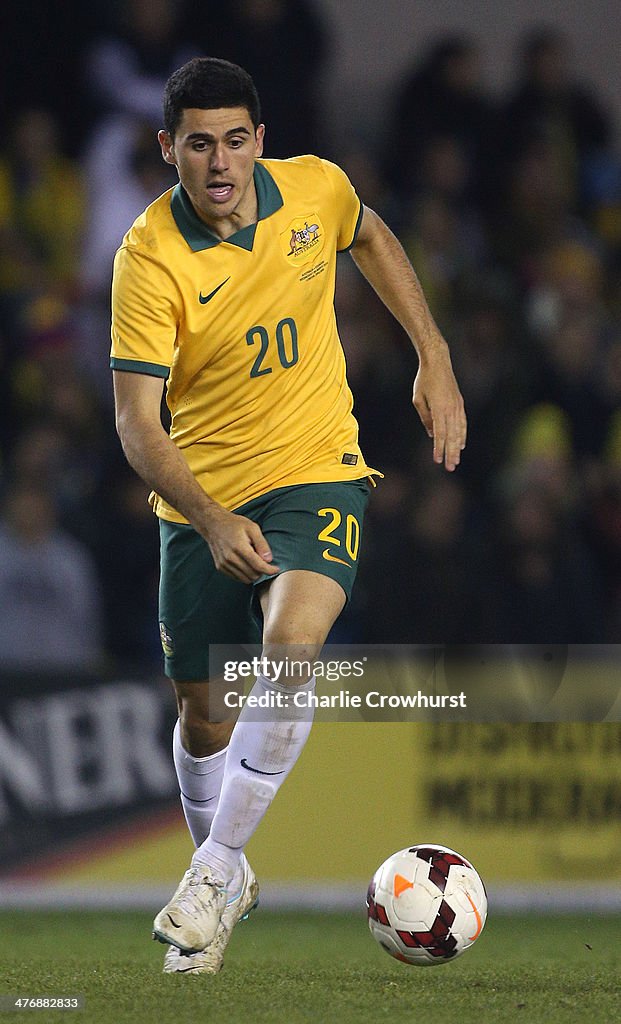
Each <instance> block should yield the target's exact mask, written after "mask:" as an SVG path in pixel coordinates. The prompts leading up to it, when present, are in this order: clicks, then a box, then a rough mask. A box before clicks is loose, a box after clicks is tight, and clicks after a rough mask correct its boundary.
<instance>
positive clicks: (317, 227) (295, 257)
mask: <svg viewBox="0 0 621 1024" xmlns="http://www.w3.org/2000/svg"><path fill="white" fill-rule="evenodd" d="M324 239H325V233H324V230H323V225H322V223H321V221H320V220H319V217H318V216H317V215H316V214H314V213H311V214H309V215H308V217H296V218H295V220H292V221H291V223H290V224H289V227H288V228H287V229H286V231H282V232H281V234H280V240H281V244H282V249H283V253H284V254H285V257H286V259H287V262H288V263H291V264H293V266H294V267H300V266H302V264H303V263H308V262H309V260H314V259H315V257H316V256H318V255H319V253H320V252H321V250H322V249H323V245H324Z"/></svg>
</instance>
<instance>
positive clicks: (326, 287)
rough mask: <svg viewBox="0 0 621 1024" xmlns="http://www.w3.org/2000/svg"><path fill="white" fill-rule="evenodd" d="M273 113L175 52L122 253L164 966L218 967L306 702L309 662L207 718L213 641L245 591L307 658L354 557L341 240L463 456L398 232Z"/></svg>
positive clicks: (271, 648)
mask: <svg viewBox="0 0 621 1024" xmlns="http://www.w3.org/2000/svg"><path fill="white" fill-rule="evenodd" d="M264 133H265V127H264V125H263V124H262V123H261V120H260V110H259V100H258V97H257V94H256V90H255V88H254V84H253V82H252V79H251V78H250V77H249V75H248V74H247V73H246V72H245V71H244V70H243V69H242V68H240V67H237V66H236V65H233V64H230V63H228V62H226V61H223V60H218V59H215V58H209V57H206V58H195V59H194V60H191V61H190V62H189V63H188V64H186V65H184V66H183V67H182V68H180V69H179V70H178V71H177V72H175V74H173V75H172V77H171V78H170V80H169V81H168V83H167V86H166V90H165V97H164V128H163V130H162V131H160V133H159V136H158V138H159V143H160V146H161V150H162V155H163V158H164V160H165V161H166V162H167V163H170V164H174V165H175V167H176V168H177V172H178V175H179V184H178V185H176V186H175V187H174V188H173V189H172V190H171V191H169V192H166V193H164V195H162V196H160V198H159V199H156V201H155V202H154V203H152V204H151V205H150V206H149V207H148V208H147V210H146V211H145V212H144V213H143V214H142V216H141V217H139V218H138V220H137V221H136V222H135V223H134V225H133V226H132V227H131V228H130V230H129V231H128V233H127V235H126V236H125V238H124V240H123V243H122V245H121V247H120V249H119V251H118V253H117V256H116V260H115V268H114V283H113V302H112V357H111V366H112V368H113V371H114V387H115V399H116V417H117V429H118V432H119V436H120V438H121V442H122V445H123V449H124V451H125V454H126V457H127V459H128V460H129V462H130V463H131V465H132V466H133V467H134V469H135V470H136V471H137V472H138V473H139V474H140V476H141V477H142V478H143V479H144V480H145V481H146V482H147V483H148V484H149V485H150V486H151V487H152V489H153V495H152V503H153V507H154V510H155V512H156V514H157V515H158V516H159V519H160V532H161V585H160V615H159V617H160V632H161V638H162V646H163V649H164V655H165V670H166V673H167V675H168V676H169V677H170V678H171V679H172V682H173V685H174V688H175V692H176V697H177V702H178V707H179V721H178V723H177V726H176V728H175V731H174V737H173V756H174V762H175V767H176V771H177V775H178V779H179V785H180V789H181V801H182V804H183V808H184V812H185V815H186V819H187V822H188V826H189V829H190V832H191V834H192V837H193V840H194V843H195V845H196V850H195V853H194V855H193V857H192V863H191V865H190V868H189V870H188V871H187V872H186V874H185V875H184V878H183V879H182V881H181V884H180V885H179V888H178V889H177V891H176V893H175V894H174V896H173V897H172V899H171V901H170V902H169V903H168V904H167V906H165V907H164V908H163V910H162V911H161V912H160V913H159V914H158V915H157V916H156V918H155V921H154V935H155V936H156V937H157V938H159V939H160V940H161V941H163V942H166V943H168V944H169V946H170V948H169V950H168V952H167V954H166V958H165V967H164V969H165V970H166V971H170V972H176V971H187V972H192V973H215V972H216V971H217V970H219V968H220V967H221V966H222V960H223V955H224V951H225V948H226V945H227V943H228V940H229V937H230V934H231V930H232V928H233V926H234V925H235V923H236V922H237V921H238V920H239V919H240V918H242V917H244V916H246V915H247V913H248V912H249V911H250V909H251V908H252V907H253V906H254V904H255V903H256V900H257V894H258V885H257V881H256V878H255V876H254V873H253V872H252V869H251V868H250V866H249V864H248V862H247V860H246V858H245V856H244V853H243V850H244V847H245V846H246V844H247V842H248V840H249V839H250V837H251V836H252V835H253V833H254V832H255V830H256V828H257V826H258V825H259V823H260V821H261V819H262V817H263V815H264V813H265V811H266V810H267V808H268V807H269V805H270V803H271V801H272V800H273V798H274V796H275V794H276V792H277V790H278V788H279V786H280V785H281V783H282V782H283V781H284V779H285V778H286V777H287V775H288V773H289V772H290V770H291V769H292V767H293V765H294V764H295V762H296V760H297V759H298V757H299V755H300V752H301V750H302V748H303V746H304V743H305V741H306V738H307V736H308V733H309V730H310V726H311V718H312V714H311V712H310V711H308V710H300V709H299V708H296V707H293V706H292V704H293V702H292V700H291V699H290V698H291V694H292V693H293V692H295V691H294V687H295V686H297V687H298V691H297V692H300V690H301V689H302V688H305V689H306V690H308V691H309V692H310V691H312V689H313V686H314V683H315V680H314V678H312V677H311V678H310V679H308V680H302V681H300V679H297V680H292V679H290V678H285V680H284V682H283V680H282V678H281V679H280V681H278V682H277V681H275V680H273V679H270V678H269V677H268V674H266V675H259V676H258V678H257V679H256V682H255V683H254V686H253V689H252V691H251V693H252V695H254V696H255V697H261V696H263V697H265V696H266V695H267V697H268V699H269V700H270V701H271V704H272V706H271V708H270V709H269V710H268V711H266V712H264V713H263V714H262V717H261V715H260V714H259V713H258V712H256V711H255V712H254V713H247V709H246V708H244V709H243V710H242V712H241V714H240V715H239V718H238V719H237V721H236V723H235V724H234V726H232V725H231V723H229V722H215V721H210V714H209V701H208V690H209V687H208V679H209V674H210V661H209V647H210V644H228V643H239V644H248V643H253V642H256V641H257V640H258V639H259V637H260V633H259V631H258V625H257V622H258V620H257V617H256V615H255V612H256V610H257V608H259V609H260V616H261V619H262V643H263V653H264V655H265V656H266V657H268V658H274V657H277V656H279V655H280V656H282V655H283V654H284V653H286V651H287V650H288V649H289V647H288V645H295V651H296V655H297V656H298V657H300V656H304V657H306V658H307V659H308V660H309V661H311V662H312V661H313V660H314V659H315V658H316V657H317V655H318V654H319V652H320V651H321V648H322V646H323V643H324V641H325V639H326V636H327V635H328V632H329V630H330V628H331V627H332V625H333V623H334V622H335V620H336V618H337V616H338V615H339V613H340V612H341V609H342V608H343V606H344V604H345V602H346V600H347V598H348V597H349V595H350V593H351V588H352V584H353V580H354V576H355V574H356V568H357V564H358V557H359V547H360V536H361V527H362V518H363V514H364V509H365V505H366V502H367V499H368V491H369V480H370V478H371V475H372V474H373V473H374V472H375V471H374V470H372V469H370V468H369V467H368V466H367V464H366V463H365V460H364V456H363V454H362V452H361V451H360V448H359V446H358V428H357V424H356V421H355V419H354V417H353V415H352V396H351V392H350V390H349V388H348V385H347V380H346V377H345V360H344V356H343V352H342V349H341V345H340V342H339V338H338V334H337V329H336V320H335V314H334V284H335V273H336V256H337V253H338V252H347V251H351V254H352V256H353V258H354V260H355V262H356V263H357V265H358V267H359V268H360V270H361V271H362V273H363V274H364V276H365V277H366V278H367V280H368V281H369V282H370V283H371V285H372V286H373V287H374V288H375V290H376V291H377V293H378V294H379V296H380V298H381V299H382V300H383V302H384V303H385V304H386V306H387V307H388V308H389V309H390V310H391V311H392V312H393V314H394V315H395V316H396V318H397V319H398V320H399V322H400V323H401V324H402V326H403V328H404V329H405V331H406V332H407V334H408V335H409V337H410V339H411V341H412V343H413V345H414V346H415V348H416V351H417V353H418V356H419V361H420V365H419V369H418V373H417V375H416V380H415V383H414V397H413V402H414V406H415V408H416V410H417V411H418V413H419V415H420V417H421V419H422V421H423V424H424V425H425V427H426V429H427V431H428V433H429V435H430V436H431V437H432V438H433V458H434V460H435V461H436V462H437V463H439V464H442V463H443V464H444V466H445V467H446V469H447V470H449V471H453V470H454V469H455V468H456V466H457V465H458V463H459V459H460V453H461V450H462V449H463V447H464V444H465V436H466V420H465V415H464V408H463V402H462V399H461V395H460V393H459V389H458V387H457V384H456V381H455V378H454V376H453V372H452V368H451V362H450V357H449V352H448V348H447V345H446V343H445V341H444V340H443V338H442V337H441V335H440V333H439V332H438V329H437V327H436V326H435V324H434V322H433V319H432V317H431V314H430V312H429V309H428V307H427V304H426V302H425V299H424V297H423V295H422V292H421V289H420V286H419V284H418V281H417V278H416V276H415V274H414V271H413V270H412V268H411V266H410V264H409V262H408V260H407V258H406V256H405V254H404V252H403V249H402V248H401V246H400V244H399V242H398V241H397V240H396V238H395V237H394V235H393V234H392V233H391V232H390V231H389V229H388V228H387V227H386V225H385V224H384V223H383V222H382V221H381V220H380V218H379V217H378V216H377V215H376V214H375V213H374V212H373V211H372V210H370V209H368V208H366V207H364V206H363V205H362V204H361V202H360V200H359V199H358V197H357V195H356V193H355V191H354V189H353V187H352V185H351V184H350V182H349V180H348V179H347V177H346V175H345V174H344V173H343V172H342V171H341V170H340V169H339V168H338V167H336V166H335V165H334V164H332V163H329V162H328V161H326V160H322V159H320V158H318V157H316V156H300V157H296V158H294V159H290V160H263V159H261V156H262V152H263V138H264ZM395 159H398V149H397V147H396V148H395ZM164 381H166V382H167V383H166V400H167V404H168V407H169V409H170V413H171V416H172V423H171V429H170V435H169V434H168V433H167V432H166V431H165V430H164V428H163V427H162V423H161V418H160V405H161V399H162V389H163V384H164ZM279 694H280V695H282V701H281V705H280V706H279V704H278V702H277V700H275V699H274V698H276V697H277V696H278V695H279Z"/></svg>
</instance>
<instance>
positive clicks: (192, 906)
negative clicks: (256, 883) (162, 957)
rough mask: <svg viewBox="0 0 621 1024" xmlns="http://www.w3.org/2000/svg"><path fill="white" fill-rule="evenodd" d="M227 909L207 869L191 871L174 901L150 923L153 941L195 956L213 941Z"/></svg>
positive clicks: (220, 887) (222, 890) (223, 895)
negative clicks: (156, 940)
mask: <svg viewBox="0 0 621 1024" xmlns="http://www.w3.org/2000/svg"><path fill="white" fill-rule="evenodd" d="M225 907H226V889H225V887H224V886H223V885H221V884H220V883H219V882H217V881H216V880H215V878H214V877H213V874H212V871H211V869H210V868H208V867H205V866H204V865H198V866H197V867H190V868H189V870H188V871H186V873H185V875H184V876H183V878H182V879H181V882H180V883H179V886H178V888H177V891H176V892H175V894H174V896H173V898H172V899H171V900H170V902H169V903H167V904H166V906H165V907H163V908H162V910H160V912H159V914H158V915H157V916H156V918H155V920H154V922H153V938H154V939H158V940H159V941H160V942H168V943H170V945H171V946H176V947H177V948H178V949H180V950H181V951H182V952H183V953H198V952H200V950H202V949H205V947H206V946H208V945H209V944H210V942H212V941H213V939H214V938H215V935H216V932H217V930H218V925H219V924H220V919H221V917H222V914H223V913H224V910H225Z"/></svg>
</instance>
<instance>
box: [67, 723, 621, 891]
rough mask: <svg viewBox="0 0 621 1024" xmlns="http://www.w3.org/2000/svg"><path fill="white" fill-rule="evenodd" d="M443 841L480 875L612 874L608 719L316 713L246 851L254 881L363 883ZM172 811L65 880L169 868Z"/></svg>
mask: <svg viewBox="0 0 621 1024" xmlns="http://www.w3.org/2000/svg"><path fill="white" fill-rule="evenodd" d="M423 842H433V843H440V844H443V845H446V846H450V847H453V848H454V849H457V850H459V852H460V853H462V854H464V855H465V856H466V857H468V858H469V859H471V860H472V861H473V862H474V863H475V865H476V866H477V868H478V869H479V871H480V872H481V874H482V875H483V877H484V878H485V879H486V881H489V882H491V883H505V882H506V883H508V882H522V883H529V882H538V883H542V882H546V881H550V882H572V881H576V882H580V881H589V882H595V881H598V880H602V881H604V882H606V883H611V882H614V881H615V880H617V879H620V878H621V858H620V857H619V856H618V851H619V849H620V848H621V723H618V722H609V723H595V722H582V723H572V722H556V723H552V722H550V723H517V724H506V723H501V724H495V723H485V724H480V723H468V722H466V723H464V722H442V723H428V722H426V723H411V722H383V723H379V722H374V723H372V722H362V721H360V722H351V723H344V722H331V723H329V722H318V723H316V725H315V726H314V728H313V731H312V733H311V737H310V740H309V742H308V745H307V747H306V749H305V751H304V753H303V755H302V758H301V759H300V761H299V763H298V765H297V766H296V768H295V769H294V771H293V772H292V774H291V776H290V778H289V779H288V780H287V782H286V783H285V784H284V785H283V787H282V789H281V790H280V792H279V794H278V796H277V798H276V800H275V802H274V804H273V805H272V807H271V808H270V810H269V811H268V813H267V816H266V818H265V819H264V821H263V823H262V824H261V826H260V828H259V831H258V832H257V834H256V836H255V837H254V838H253V840H252V842H251V844H250V846H249V848H248V854H249V856H250V858H251V860H252V863H253V866H254V867H255V869H256V871H257V874H258V875H259V877H260V878H262V879H264V880H266V881H267V880H280V881H286V882H290V883H296V882H304V881H309V882H313V881H315V882H316V881H319V880H327V881H331V882H339V881H342V882H356V883H358V882H360V883H363V882H365V880H367V879H368V878H369V877H370V875H371V874H372V873H373V871H374V870H375V868H376V867H377V866H378V865H379V863H381V861H383V860H384V859H385V858H386V857H387V856H388V855H389V854H390V853H392V852H394V851H395V850H397V849H400V848H401V847H404V846H407V845H412V844H415V843H423ZM191 852H192V847H191V842H190V838H189V835H188V833H187V831H186V829H185V826H184V824H183V823H182V821H181V818H180V817H179V819H178V821H177V823H173V824H171V825H170V827H168V828H167V829H165V830H164V831H161V830H160V831H159V832H158V834H157V835H150V834H149V833H148V832H147V833H145V834H144V835H142V836H141V835H140V834H138V835H136V837H135V841H134V842H133V843H132V844H130V845H128V846H126V847H124V848H123V849H121V850H117V851H115V852H113V853H110V852H108V853H106V854H102V855H101V857H98V858H97V857H96V858H95V859H91V860H90V861H89V862H87V863H83V864H81V865H80V866H78V865H74V867H73V868H72V869H70V870H69V871H66V872H63V878H64V879H65V880H71V881H80V882H84V883H87V882H89V881H90V882H93V881H94V880H96V881H108V882H118V883H128V882H142V883H147V884H148V883H158V882H168V881H171V882H173V881H176V880H178V878H179V877H180V876H181V874H182V873H183V871H184V870H185V868H186V867H187V863H188V861H189V858H190V856H191Z"/></svg>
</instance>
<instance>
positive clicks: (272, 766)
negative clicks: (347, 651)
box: [192, 676, 315, 884]
mask: <svg viewBox="0 0 621 1024" xmlns="http://www.w3.org/2000/svg"><path fill="white" fill-rule="evenodd" d="M314 688H315V678H314V676H313V677H312V678H311V679H310V680H309V682H308V683H306V684H305V685H304V686H295V687H285V686H281V685H280V684H278V683H273V682H271V680H269V679H266V678H265V677H264V676H259V677H258V679H257V681H256V682H255V684H254V686H253V688H252V690H251V691H250V693H251V695H252V696H255V697H263V698H265V696H266V695H269V696H268V697H267V700H269V702H270V704H269V707H266V708H261V707H249V705H248V703H247V702H246V704H245V705H244V707H243V709H242V711H241V714H240V716H239V718H238V720H237V722H236V724H235V728H234V729H233V733H232V735H231V739H230V742H229V745H228V748H227V755H226V765H225V769H224V779H223V781H222V792H221V794H220V800H219V801H218V809H217V811H216V814H215V817H214V820H213V823H212V826H211V831H210V833H209V835H208V837H207V839H205V841H204V842H203V844H202V845H201V846H200V847H199V848H198V850H197V851H196V853H195V854H194V856H193V858H192V863H193V864H195V865H196V864H202V865H207V866H209V867H211V868H212V869H213V871H214V874H215V875H216V877H217V879H218V881H220V882H223V883H224V884H228V883H229V882H230V880H231V878H232V877H233V875H234V873H235V870H236V868H237V866H238V862H239V857H240V854H241V852H242V850H243V848H244V846H245V845H246V843H247V842H248V840H249V839H250V837H251V836H252V835H253V833H254V832H255V830H256V829H257V827H258V825H259V823H260V821H261V819H262V818H263V815H264V814H265V812H266V810H267V809H268V807H269V805H270V804H271V802H272V800H273V799H274V797H275V796H276V793H277V792H278V789H279V788H280V786H281V785H282V783H283V782H284V780H285V779H286V778H287V775H288V774H289V772H290V771H291V769H292V768H293V766H294V764H295V762H296V761H297V759H298V757H299V756H300V754H301V752H302V748H303V747H304V744H305V743H306V740H307V739H308V734H309V732H310V729H311V725H312V722H313V714H314V709H313V708H312V707H311V708H309V707H306V706H302V707H299V706H297V705H295V704H294V703H293V697H294V695H295V694H296V693H297V694H301V695H305V694H312V692H313V690H314ZM279 694H281V695H284V696H281V697H279V696H278V695H279ZM279 700H280V701H281V702H282V703H283V704H284V705H285V706H283V707H279V706H278V704H277V701H279ZM301 702H302V703H303V704H305V697H303V696H302V697H301Z"/></svg>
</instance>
